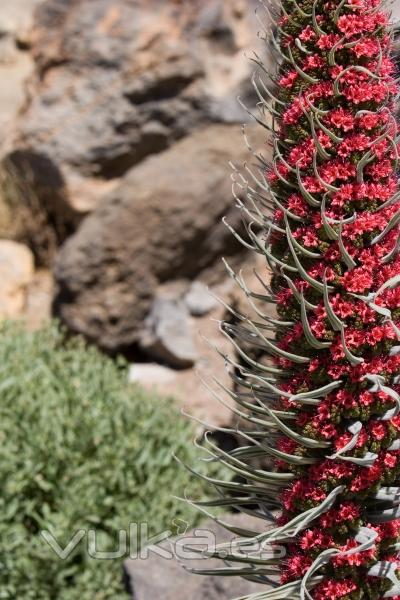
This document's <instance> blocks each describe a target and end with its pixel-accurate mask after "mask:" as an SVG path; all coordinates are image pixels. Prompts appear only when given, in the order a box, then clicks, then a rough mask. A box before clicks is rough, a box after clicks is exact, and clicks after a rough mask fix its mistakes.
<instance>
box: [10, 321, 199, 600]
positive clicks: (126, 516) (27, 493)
mask: <svg viewBox="0 0 400 600" xmlns="http://www.w3.org/2000/svg"><path fill="white" fill-rule="evenodd" d="M126 382H127V372H126V365H125V363H124V361H122V360H117V361H113V360H111V359H109V358H107V357H105V356H103V355H102V354H100V353H99V352H98V351H97V350H96V349H95V348H92V347H87V346H86V345H85V344H84V342H83V341H82V340H80V339H77V338H74V339H71V340H69V341H66V340H65V339H64V334H63V332H62V331H61V330H60V329H59V328H58V327H57V325H55V324H52V325H50V326H48V327H47V328H45V329H44V330H42V331H39V332H37V333H29V332H26V331H24V330H23V329H22V328H21V327H20V326H18V325H15V324H12V323H7V324H4V325H2V326H0V394H1V396H0V486H1V494H0V598H7V599H8V598H10V599H12V600H15V599H17V598H18V599H22V598H23V599H24V600H28V599H35V600H50V599H51V600H55V599H57V600H75V599H76V600H78V599H79V600H106V599H107V600H108V599H111V598H112V599H115V598H123V597H125V596H124V592H123V586H122V583H121V579H122V569H121V561H118V560H115V561H109V560H94V559H92V558H90V557H89V556H88V554H87V545H86V541H85V540H84V541H82V542H81V543H80V544H79V545H78V546H77V548H76V549H75V551H74V552H73V554H72V555H71V557H70V558H68V559H66V560H61V559H59V558H58V557H57V555H56V554H55V553H54V551H53V550H52V549H51V548H50V547H49V546H48V545H47V544H46V542H45V541H44V539H43V537H42V536H41V534H40V532H41V530H48V531H50V532H51V533H52V534H53V535H54V537H55V538H56V539H57V541H58V542H59V544H60V546H62V547H65V546H66V544H67V543H68V541H69V540H70V539H71V537H72V535H73V534H74V533H75V532H76V531H77V530H79V529H90V528H91V529H96V531H97V533H98V537H97V540H98V549H99V550H107V549H108V550H115V549H116V546H117V539H118V534H117V532H118V531H119V530H121V529H123V530H125V529H127V528H128V526H129V523H130V522H141V521H147V520H148V518H149V516H150V515H151V519H149V533H150V534H155V533H158V532H161V531H163V530H164V529H167V528H171V527H172V526H173V523H174V521H175V520H176V519H179V518H180V519H184V520H188V519H191V518H193V515H192V514H191V513H188V512H187V511H189V510H190V509H189V508H187V507H186V505H185V504H184V503H182V502H179V501H177V500H175V499H173V498H172V494H173V493H174V492H177V493H181V491H182V489H184V488H188V489H190V490H191V491H192V492H196V491H197V490H194V489H193V485H198V484H194V483H193V482H190V476H189V475H188V474H187V472H186V471H185V470H184V469H182V468H181V467H180V466H179V465H178V464H176V462H175V461H174V460H173V458H172V457H171V455H172V453H173V452H176V453H177V454H179V455H180V456H181V457H182V458H183V460H184V461H186V462H189V463H190V461H191V459H192V456H191V453H192V450H191V444H189V443H188V442H189V438H190V437H192V433H193V432H192V430H191V428H190V426H189V425H188V424H187V423H185V422H184V421H183V420H182V419H181V418H180V416H179V415H178V414H177V412H176V411H175V409H174V408H173V406H172V404H171V402H170V401H166V400H161V399H160V398H157V397H155V396H153V395H149V394H148V393H145V392H144V391H142V390H141V389H139V388H137V387H135V386H131V385H127V383H126ZM189 514H190V517H189Z"/></svg>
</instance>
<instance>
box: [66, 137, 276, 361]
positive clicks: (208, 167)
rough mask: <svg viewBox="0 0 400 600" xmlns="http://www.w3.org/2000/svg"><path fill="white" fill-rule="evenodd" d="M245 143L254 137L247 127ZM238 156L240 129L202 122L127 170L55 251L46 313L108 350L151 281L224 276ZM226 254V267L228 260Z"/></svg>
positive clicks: (119, 345)
mask: <svg viewBox="0 0 400 600" xmlns="http://www.w3.org/2000/svg"><path fill="white" fill-rule="evenodd" d="M248 133H249V136H250V138H252V139H253V141H254V146H255V148H257V149H259V148H260V147H261V148H262V145H263V143H264V133H263V132H262V131H260V130H259V128H255V129H254V128H249V132H248ZM233 148H234V149H235V152H234V155H235V157H236V162H237V163H238V164H241V163H243V162H244V160H246V157H247V150H246V148H245V146H244V144H243V140H242V136H241V133H240V130H239V129H238V128H237V127H236V126H232V125H211V126H209V127H206V128H204V129H203V130H201V131H197V132H196V133H194V134H193V135H191V136H190V137H188V138H186V139H184V140H181V141H180V142H178V143H177V144H175V145H174V146H173V147H172V148H170V149H168V150H167V151H165V152H163V153H162V154H159V155H157V156H153V157H151V158H148V159H147V160H146V161H144V162H143V163H142V164H141V165H139V166H137V167H136V168H134V169H132V170H131V171H130V172H129V173H128V174H127V175H126V176H125V177H124V178H123V180H122V181H121V183H120V185H119V186H118V187H117V188H116V189H115V190H114V191H112V192H110V194H109V195H108V196H107V197H106V198H105V199H104V200H103V201H102V202H101V204H100V206H99V207H98V208H97V209H96V210H95V211H94V212H93V213H92V214H91V215H89V216H88V217H87V218H86V219H85V220H84V221H83V223H82V225H81V226H80V228H79V229H78V231H77V232H76V233H75V234H74V235H73V236H71V237H70V238H69V239H68V240H67V242H66V243H65V244H64V246H63V247H62V249H61V252H60V254H59V256H58V258H57V261H56V265H55V277H56V280H57V284H58V288H59V292H58V295H57V297H56V300H55V310H56V312H57V314H58V316H60V317H61V318H62V320H63V321H64V322H65V323H66V324H67V325H68V326H69V327H70V328H71V329H72V330H74V331H77V332H79V333H82V334H84V335H86V336H87V337H88V338H89V339H91V340H93V341H95V342H96V343H98V344H99V345H100V346H101V347H103V348H105V349H107V350H111V351H118V350H123V349H124V348H127V347H130V346H131V345H133V344H136V343H137V342H138V339H139V334H140V331H141V330H142V328H143V321H144V319H145V318H146V316H147V315H148V313H149V312H150V310H151V307H152V303H153V300H154V298H155V297H156V296H157V295H158V293H157V292H158V290H159V288H160V285H161V284H165V282H170V281H174V280H184V279H186V280H188V279H192V280H193V279H196V278H197V277H198V276H199V275H201V278H202V279H203V280H205V281H207V282H210V283H212V282H213V281H215V280H218V278H219V277H222V276H225V270H224V267H223V265H222V263H221V260H220V257H221V256H225V257H226V258H227V259H228V261H229V262H230V263H231V264H232V266H235V264H236V265H237V264H238V262H239V261H241V260H242V258H243V248H242V246H241V245H240V244H239V243H238V242H236V240H235V239H234V238H233V236H232V235H231V233H230V232H229V231H228V229H227V228H226V227H225V226H224V225H223V223H222V222H221V218H222V217H223V216H224V215H227V218H228V220H229V222H230V223H231V224H232V226H234V227H236V226H237V227H240V223H241V222H240V214H238V213H239V211H236V210H235V209H234V207H233V202H232V199H231V182H230V178H229V166H228V162H229V160H230V159H231V158H232V149H233ZM235 259H236V263H235Z"/></svg>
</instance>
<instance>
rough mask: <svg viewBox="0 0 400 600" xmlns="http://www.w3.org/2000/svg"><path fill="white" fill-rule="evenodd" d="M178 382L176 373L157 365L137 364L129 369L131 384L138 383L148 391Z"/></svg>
mask: <svg viewBox="0 0 400 600" xmlns="http://www.w3.org/2000/svg"><path fill="white" fill-rule="evenodd" d="M175 380H176V371H174V370H173V369H169V368H168V367H164V366H163V365H159V364H157V363H143V364H142V363H136V364H134V365H131V366H130V368H129V375H128V381H129V383H138V384H140V385H142V386H143V387H145V388H148V389H159V388H160V386H163V385H166V384H170V383H172V382H174V381H175Z"/></svg>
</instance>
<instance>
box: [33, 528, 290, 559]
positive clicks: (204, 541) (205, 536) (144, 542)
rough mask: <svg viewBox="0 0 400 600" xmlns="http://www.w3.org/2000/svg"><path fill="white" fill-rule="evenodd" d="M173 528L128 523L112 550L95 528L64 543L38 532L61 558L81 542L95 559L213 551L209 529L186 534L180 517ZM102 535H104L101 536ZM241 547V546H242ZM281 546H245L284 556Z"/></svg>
mask: <svg viewBox="0 0 400 600" xmlns="http://www.w3.org/2000/svg"><path fill="white" fill-rule="evenodd" d="M174 526H175V528H176V529H175V531H176V530H178V532H179V535H178V537H175V538H173V539H171V536H172V531H170V530H166V531H163V532H162V533H159V534H156V535H153V536H149V526H148V523H145V522H143V523H131V524H130V525H129V528H128V530H120V531H118V532H117V534H116V537H117V539H116V540H115V542H116V548H115V550H112V551H110V550H101V549H100V548H99V545H100V544H99V541H100V540H98V539H97V538H98V537H99V538H100V537H103V534H102V533H101V532H97V531H96V530H95V529H79V530H78V531H76V532H75V533H74V535H73V536H72V537H71V539H70V540H69V542H68V543H67V545H66V546H65V547H63V546H62V545H61V544H60V542H59V541H58V540H57V539H56V537H55V536H54V535H53V534H52V533H51V532H50V531H46V530H43V531H41V532H40V535H41V537H42V539H43V540H44V541H45V542H46V543H47V544H48V545H49V546H50V548H51V549H52V550H53V551H54V553H55V554H56V555H57V556H58V558H59V559H60V560H67V559H68V558H69V557H70V556H71V555H72V553H73V552H74V551H75V550H76V548H77V547H78V546H79V545H80V544H86V550H87V553H88V555H89V556H90V557H91V558H93V559H96V560H115V559H118V558H128V557H129V558H132V559H136V560H147V559H148V558H149V556H150V554H156V555H157V556H159V557H161V558H163V559H165V560H175V559H177V558H178V559H180V560H182V561H186V560H199V558H202V557H201V552H202V551H208V552H210V551H212V550H214V549H215V546H216V545H217V539H216V536H215V533H214V532H212V531H210V530H208V529H195V530H194V531H192V532H191V533H190V535H186V532H187V528H188V524H187V523H185V522H183V521H180V522H177V523H174ZM103 539H104V538H103ZM239 541H240V538H234V539H232V540H231V541H230V542H229V543H228V544H227V545H226V552H227V556H229V555H230V554H231V552H234V551H235V549H236V550H237V546H238V542H239ZM242 551H243V550H242ZM285 553H286V549H285V547H284V546H279V545H274V546H273V547H271V546H268V544H266V543H265V542H264V543H258V542H257V543H255V544H253V545H251V546H248V554H249V555H253V556H257V557H258V558H263V559H266V558H267V559H270V558H282V557H283V556H285Z"/></svg>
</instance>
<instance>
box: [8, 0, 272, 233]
mask: <svg viewBox="0 0 400 600" xmlns="http://www.w3.org/2000/svg"><path fill="white" fill-rule="evenodd" d="M20 1H23V0H20ZM257 5H258V1H257V0H249V2H248V3H246V4H245V3H244V2H243V1H242V0H234V1H232V0H201V1H200V0H193V1H192V2H190V3H186V2H177V1H176V0H91V1H90V2H88V1H87V0H74V2H66V1H65V0H45V1H44V2H42V3H41V4H39V6H38V9H37V11H36V18H35V24H34V30H33V36H32V44H33V47H32V53H33V56H34V58H35V64H36V70H35V75H34V77H32V78H31V81H30V85H29V88H27V90H28V94H29V95H28V97H27V99H26V102H25V105H24V109H23V111H22V112H21V116H20V118H19V121H18V124H17V128H16V133H15V136H14V139H13V143H12V147H11V150H10V152H9V155H8V158H9V159H10V160H11V162H12V164H13V165H14V166H15V169H16V171H17V172H16V174H15V176H16V177H17V178H18V179H21V180H23V179H24V178H26V177H27V175H26V174H27V173H28V174H29V173H30V171H32V172H33V173H32V175H30V180H31V181H33V183H34V185H35V193H36V194H37V195H38V199H39V201H41V200H42V197H41V196H42V194H43V187H44V185H45V184H46V182H47V177H48V175H47V173H46V170H41V164H43V160H48V161H50V162H51V166H52V169H53V170H54V171H55V172H56V173H57V174H58V180H59V181H60V185H58V186H52V192H53V194H52V205H51V206H50V207H49V211H50V213H51V219H49V220H51V221H52V222H55V224H56V225H57V220H55V221H54V212H57V206H58V205H59V204H60V206H61V205H62V204H63V203H64V202H65V201H67V202H68V204H69V205H70V207H71V208H72V209H73V210H74V211H75V212H76V213H77V217H78V216H82V215H83V214H86V213H87V212H88V211H91V210H93V208H94V207H95V206H97V205H98V204H99V201H100V200H101V198H102V197H104V196H105V195H106V194H107V193H108V191H109V189H110V186H112V184H113V182H115V181H116V180H118V179H119V178H120V177H121V176H123V175H124V174H125V173H126V172H127V171H129V169H131V168H132V167H133V166H135V165H137V164H139V163H140V162H141V161H143V160H144V159H145V158H146V157H147V156H149V155H151V154H156V153H158V152H162V151H164V150H165V149H167V148H168V147H170V146H171V145H172V144H174V143H175V142H176V140H178V139H181V138H182V137H184V136H186V135H189V134H190V133H191V132H192V131H193V130H194V129H196V128H198V127H199V126H203V125H204V124H210V123H213V122H223V123H242V122H244V121H246V120H248V115H247V114H246V113H245V112H244V111H243V109H241V108H240V106H239V105H238V103H237V101H236V98H237V96H238V95H240V96H241V97H242V98H243V99H244V100H246V99H248V98H250V96H252V97H253V98H254V99H255V95H254V93H253V92H252V87H251V83H250V77H251V72H252V70H253V66H252V65H251V63H250V61H246V59H245V58H244V53H245V52H246V50H250V49H254V44H255V39H256V32H257V29H258V27H259V25H258V24H257V22H256V20H255V17H254V8H255V7H256V6H257ZM259 52H261V53H262V52H263V48H262V47H261V48H260V50H259ZM253 104H254V102H253ZM46 201H47V198H46ZM73 225H74V223H73V222H72V226H73Z"/></svg>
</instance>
